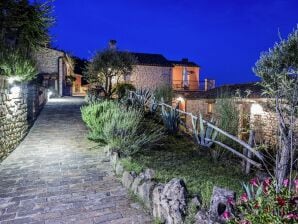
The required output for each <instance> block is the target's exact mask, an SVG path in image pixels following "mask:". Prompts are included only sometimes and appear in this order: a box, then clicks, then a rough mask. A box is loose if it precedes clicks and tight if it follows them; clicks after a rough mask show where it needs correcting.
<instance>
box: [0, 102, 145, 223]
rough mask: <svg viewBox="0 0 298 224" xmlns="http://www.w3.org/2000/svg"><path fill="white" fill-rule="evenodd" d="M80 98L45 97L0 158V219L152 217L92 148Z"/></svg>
mask: <svg viewBox="0 0 298 224" xmlns="http://www.w3.org/2000/svg"><path fill="white" fill-rule="evenodd" d="M82 103H83V101H82V99H80V98H66V99H59V100H52V101H51V102H49V103H48V104H47V105H46V107H45V108H44V110H43V111H42V113H41V115H40V116H39V118H38V119H37V121H36V122H35V125H34V126H33V127H32V129H31V131H30V133H29V134H28V136H27V137H26V138H25V140H24V141H23V142H22V143H21V145H20V146H19V147H18V148H17V149H16V150H15V151H14V152H13V153H12V154H11V155H10V156H9V157H8V158H7V159H6V160H4V161H3V162H2V164H0V223H1V224H4V223H78V224H79V223H84V224H88V223H121V224H125V223H142V224H143V223H151V222H150V218H149V217H148V216H147V215H145V213H144V212H143V211H142V209H140V208H139V207H140V206H137V204H136V203H133V202H132V201H130V199H129V197H128V194H127V191H126V190H125V189H124V188H123V187H122V185H121V184H120V182H119V181H118V180H117V179H116V178H115V177H114V175H113V172H112V169H111V166H110V164H109V162H103V161H104V153H103V150H100V149H97V150H95V149H92V150H91V149H90V148H92V147H93V146H94V143H92V142H90V141H88V140H87V139H86V134H87V130H86V128H85V126H84V124H83V123H82V121H81V117H80V109H79V108H80V106H81V105H82Z"/></svg>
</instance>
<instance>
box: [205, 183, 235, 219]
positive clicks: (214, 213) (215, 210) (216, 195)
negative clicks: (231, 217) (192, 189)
mask: <svg viewBox="0 0 298 224" xmlns="http://www.w3.org/2000/svg"><path fill="white" fill-rule="evenodd" d="M235 201H236V193H235V192H234V191H231V190H228V189H225V188H220V187H216V186H215V187H214V188H213V192H212V197H211V203H210V211H209V213H210V217H211V219H213V220H217V221H219V222H225V221H226V220H225V219H224V217H222V214H223V213H224V212H225V211H227V212H229V213H232V212H233V209H234V203H235Z"/></svg>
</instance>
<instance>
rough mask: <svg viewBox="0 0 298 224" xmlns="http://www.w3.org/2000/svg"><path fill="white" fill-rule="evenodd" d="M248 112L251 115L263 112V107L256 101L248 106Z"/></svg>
mask: <svg viewBox="0 0 298 224" xmlns="http://www.w3.org/2000/svg"><path fill="white" fill-rule="evenodd" d="M250 113H251V114H252V115H261V114H263V113H264V110H263V107H262V106H261V105H260V104H258V103H253V104H252V105H251V108H250Z"/></svg>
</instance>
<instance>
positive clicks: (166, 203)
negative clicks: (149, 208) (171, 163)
mask: <svg viewBox="0 0 298 224" xmlns="http://www.w3.org/2000/svg"><path fill="white" fill-rule="evenodd" d="M186 198H187V190H186V186H185V183H184V181H183V180H182V179H177V178H174V179H172V180H171V181H170V182H168V183H167V184H166V185H164V186H163V185H158V186H157V187H156V188H155V189H154V190H153V215H154V217H157V218H159V219H161V220H162V221H163V220H164V221H165V222H166V223H168V224H178V223H183V220H184V217H185V214H186V209H187V205H186Z"/></svg>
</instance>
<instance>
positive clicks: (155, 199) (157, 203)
mask: <svg viewBox="0 0 298 224" xmlns="http://www.w3.org/2000/svg"><path fill="white" fill-rule="evenodd" d="M163 189H164V185H163V184H158V185H156V186H155V188H154V190H153V192H152V207H153V209H152V210H153V211H152V212H153V216H154V217H156V218H159V219H160V221H161V222H162V223H164V222H165V218H164V215H163V214H164V213H165V212H164V211H163V208H162V206H161V195H162V191H163Z"/></svg>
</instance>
